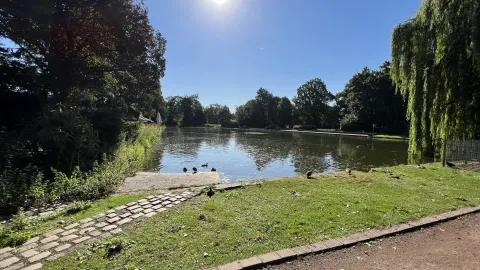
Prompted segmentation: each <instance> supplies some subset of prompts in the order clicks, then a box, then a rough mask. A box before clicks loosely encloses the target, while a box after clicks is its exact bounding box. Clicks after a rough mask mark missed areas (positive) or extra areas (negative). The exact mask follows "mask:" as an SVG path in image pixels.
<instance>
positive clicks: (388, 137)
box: [373, 134, 408, 140]
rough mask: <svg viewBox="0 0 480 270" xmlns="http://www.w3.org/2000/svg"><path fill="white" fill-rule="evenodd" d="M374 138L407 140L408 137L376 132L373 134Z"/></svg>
mask: <svg viewBox="0 0 480 270" xmlns="http://www.w3.org/2000/svg"><path fill="white" fill-rule="evenodd" d="M373 138H375V139H388V140H404V139H405V140H408V137H405V136H400V135H386V134H377V135H373Z"/></svg>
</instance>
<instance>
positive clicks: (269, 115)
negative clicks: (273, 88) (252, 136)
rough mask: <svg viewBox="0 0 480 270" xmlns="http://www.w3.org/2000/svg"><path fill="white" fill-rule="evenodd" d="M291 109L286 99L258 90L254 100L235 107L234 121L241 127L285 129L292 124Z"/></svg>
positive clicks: (290, 104) (291, 106)
mask: <svg viewBox="0 0 480 270" xmlns="http://www.w3.org/2000/svg"><path fill="white" fill-rule="evenodd" d="M293 109H294V108H293V105H292V103H291V102H290V100H289V99H288V98H287V97H282V98H280V97H278V96H274V95H273V94H272V93H270V92H269V91H268V90H266V89H264V88H260V89H258V91H257V96H256V97H255V99H252V100H249V101H248V102H247V103H245V104H244V105H241V106H238V107H237V109H236V111H235V119H236V121H237V123H238V125H240V126H243V127H255V128H265V127H270V128H278V127H285V126H287V125H290V124H292V120H293V116H292V114H293Z"/></svg>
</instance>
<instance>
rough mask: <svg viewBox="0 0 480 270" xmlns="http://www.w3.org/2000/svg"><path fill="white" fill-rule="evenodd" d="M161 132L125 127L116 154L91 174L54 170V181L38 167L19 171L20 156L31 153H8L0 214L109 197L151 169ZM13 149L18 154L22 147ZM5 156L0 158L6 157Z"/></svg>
mask: <svg viewBox="0 0 480 270" xmlns="http://www.w3.org/2000/svg"><path fill="white" fill-rule="evenodd" d="M160 131H161V130H160V128H159V127H158V126H156V125H145V124H140V123H126V124H125V130H124V132H123V133H122V134H121V135H120V138H119V142H118V144H117V145H116V147H115V148H114V149H115V150H114V151H112V153H110V154H109V155H107V154H105V153H104V154H103V155H102V157H101V159H100V160H99V161H94V162H92V164H91V167H92V169H91V170H89V171H85V172H84V171H82V169H81V167H80V166H75V167H73V169H72V170H71V172H70V173H69V172H66V171H60V170H56V169H54V168H51V170H50V171H51V174H52V175H53V176H52V177H47V176H45V174H43V173H42V171H41V170H40V169H39V167H38V166H33V165H31V164H27V165H24V167H19V166H20V165H19V164H18V160H19V159H20V158H19V157H21V156H22V154H21V153H26V152H28V151H24V150H22V151H18V153H17V152H14V151H7V152H8V153H9V155H14V156H12V157H9V156H7V157H6V158H7V159H8V160H7V161H4V160H2V161H1V162H3V163H2V164H3V166H0V170H1V171H0V213H7V214H8V213H15V212H16V211H17V210H18V209H19V208H20V207H25V208H29V207H32V206H34V207H39V206H42V205H44V204H46V203H52V202H55V201H83V200H95V199H99V198H102V197H104V196H106V195H108V194H109V193H111V192H113V191H114V190H115V188H116V187H117V186H118V185H119V184H121V183H122V181H123V180H124V179H125V177H127V176H130V175H132V174H133V173H135V172H136V171H138V170H140V169H142V168H145V167H151V166H152V162H153V161H152V160H153V158H154V155H153V153H154V150H155V147H156V146H158V144H159V142H160ZM2 139H4V138H0V143H2ZM3 147H4V145H1V146H0V148H3ZM10 147H11V148H13V150H15V149H19V148H21V145H19V146H18V147H17V146H15V147H12V146H10ZM0 150H1V149H0ZM4 153H6V152H3V153H1V155H2V156H5V155H4ZM12 153H13V154H12ZM0 157H1V156H0ZM47 175H48V174H47Z"/></svg>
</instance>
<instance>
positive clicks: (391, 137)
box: [169, 126, 409, 141]
mask: <svg viewBox="0 0 480 270" xmlns="http://www.w3.org/2000/svg"><path fill="white" fill-rule="evenodd" d="M169 128H173V127H172V126H169ZM182 128H207V129H222V130H237V131H246V132H264V133H279V132H283V133H304V134H319V135H330V136H346V137H357V138H369V139H377V140H394V141H407V140H408V139H409V137H404V136H402V135H388V134H381V133H378V134H372V133H367V132H343V131H338V130H331V131H326V130H320V129H317V130H299V129H279V130H277V129H266V128H226V127H216V126H215V127H210V126H206V127H182Z"/></svg>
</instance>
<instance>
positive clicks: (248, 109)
mask: <svg viewBox="0 0 480 270" xmlns="http://www.w3.org/2000/svg"><path fill="white" fill-rule="evenodd" d="M264 112H265V110H264V108H263V107H262V106H261V105H260V104H259V103H258V102H257V101H256V100H255V99H252V100H249V101H247V103H245V104H244V105H241V106H238V107H237V110H236V112H235V118H236V120H237V123H238V125H240V126H242V127H255V128H264V127H265V119H264Z"/></svg>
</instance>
